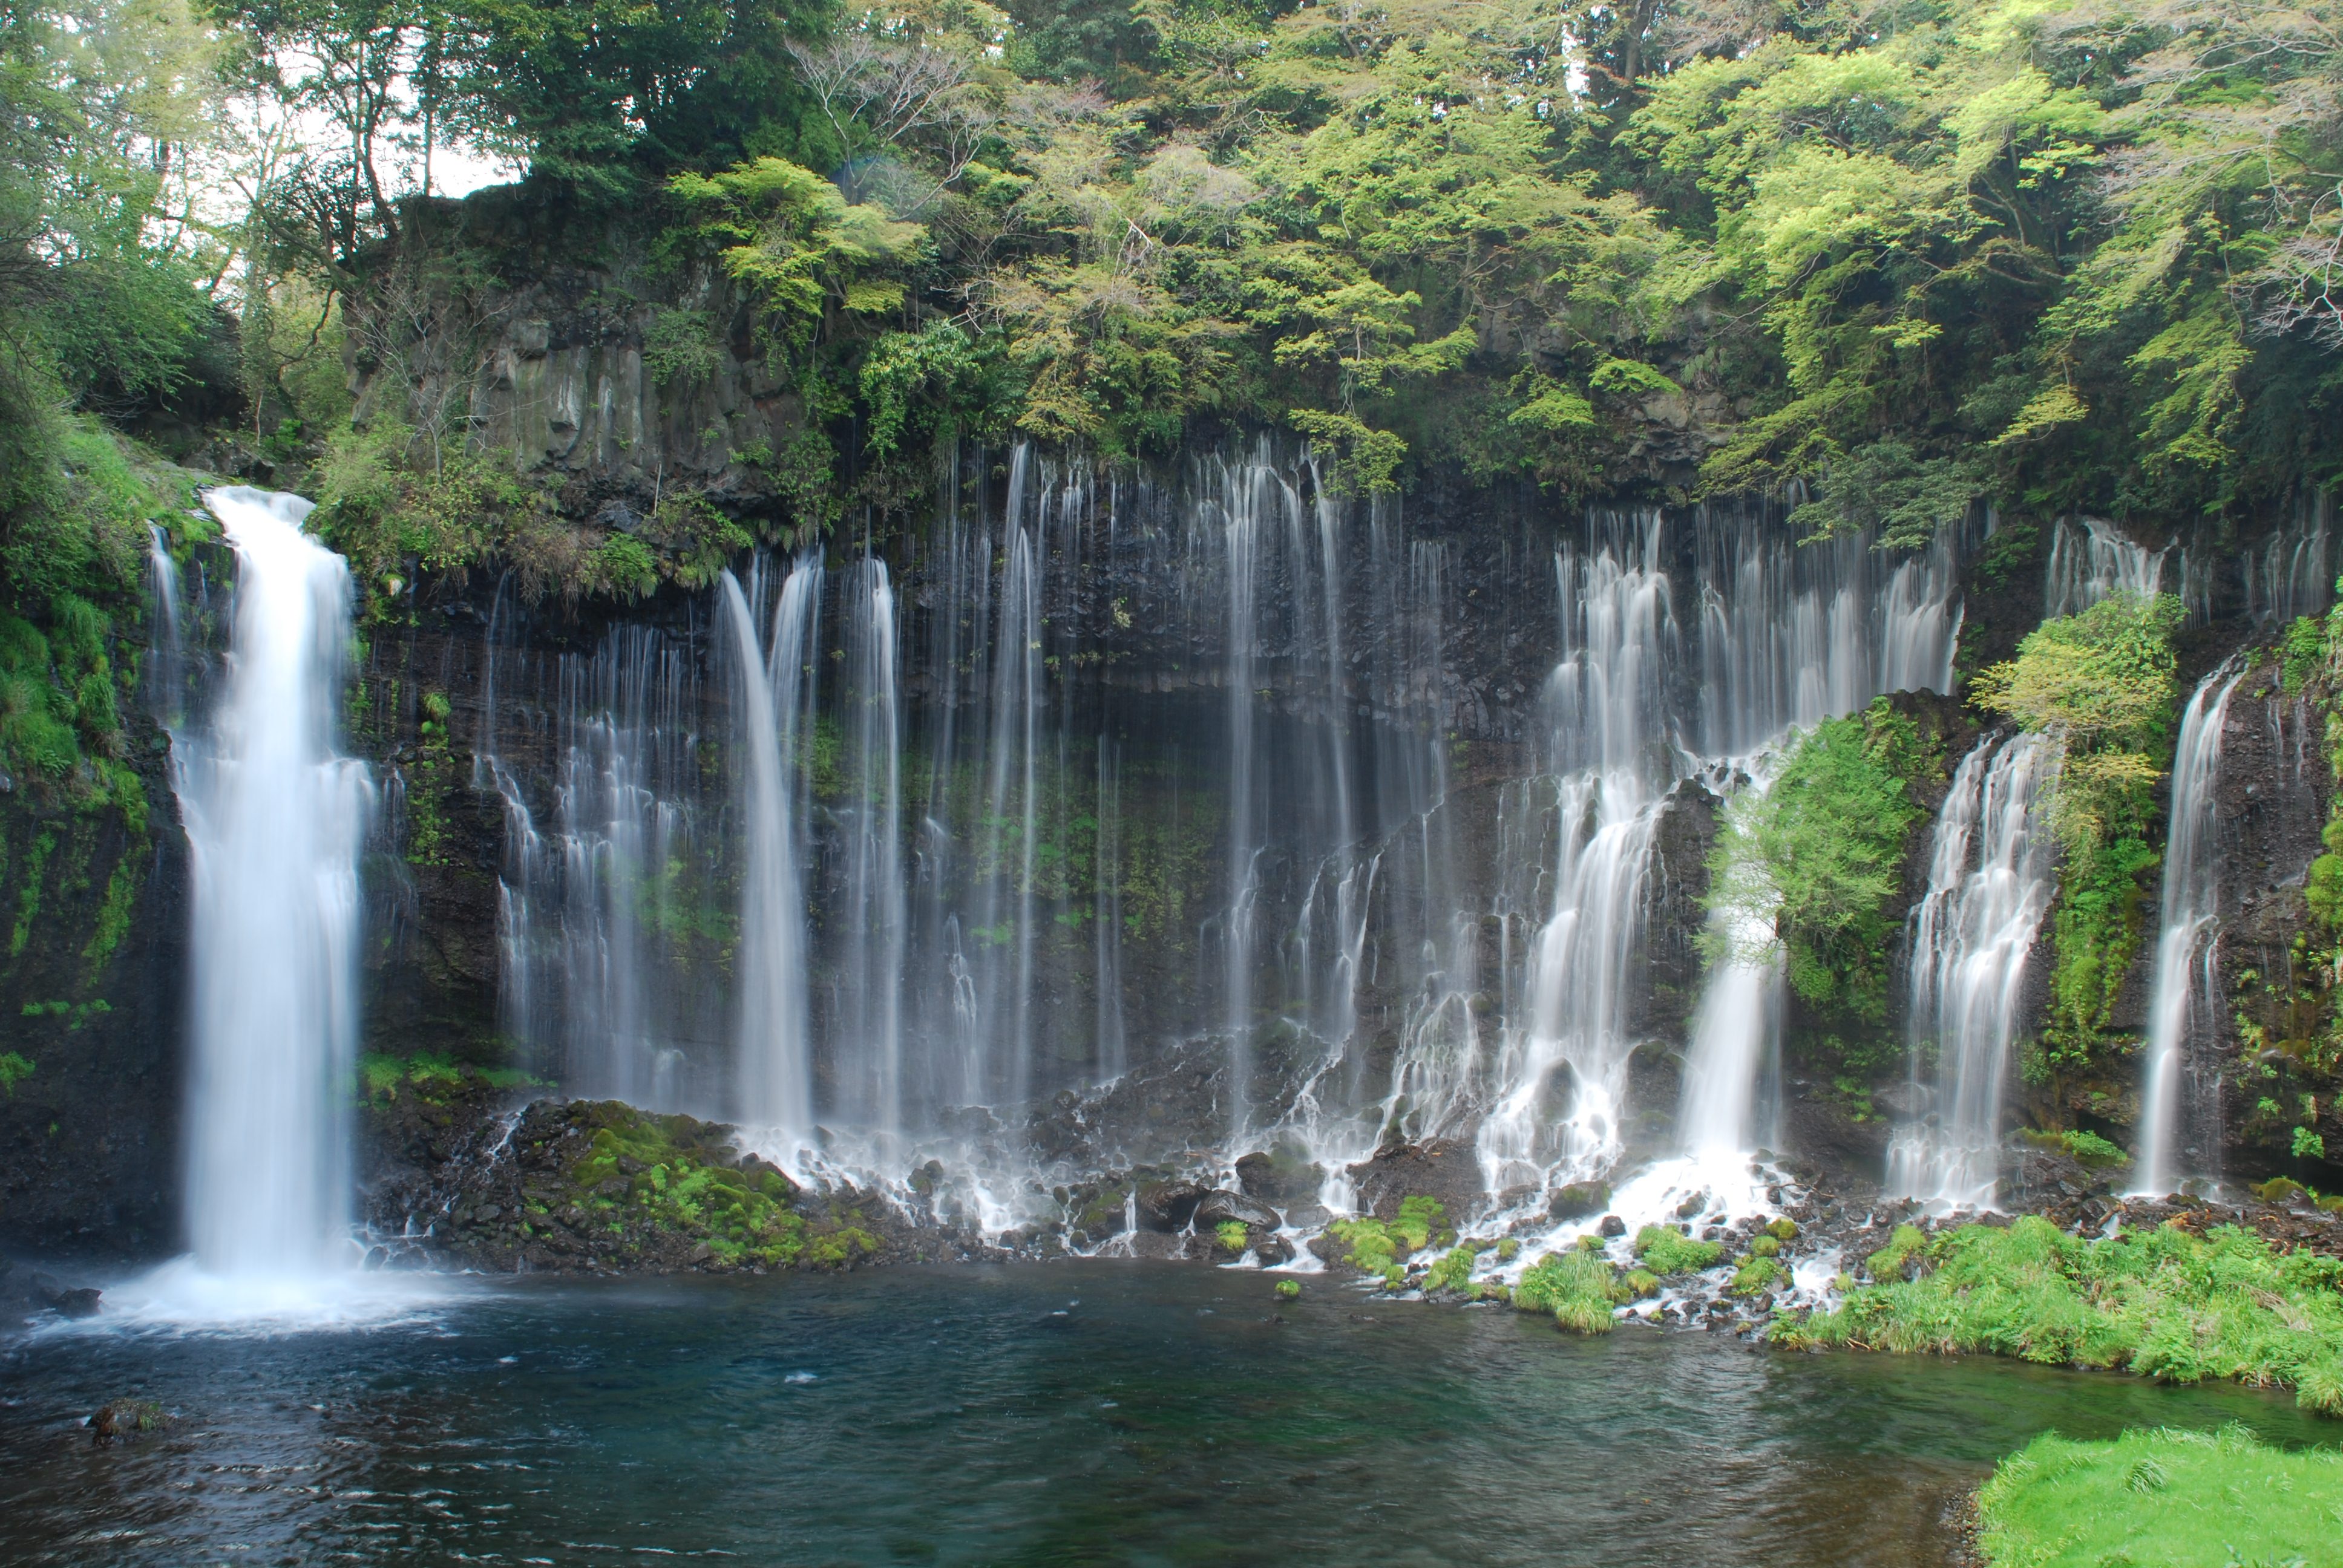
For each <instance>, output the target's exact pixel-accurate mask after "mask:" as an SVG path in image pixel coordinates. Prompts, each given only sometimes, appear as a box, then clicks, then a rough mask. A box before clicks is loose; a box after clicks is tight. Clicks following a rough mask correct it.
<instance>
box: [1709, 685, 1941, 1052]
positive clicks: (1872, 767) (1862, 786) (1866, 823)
mask: <svg viewBox="0 0 2343 1568" xmlns="http://www.w3.org/2000/svg"><path fill="white" fill-rule="evenodd" d="M1933 762H1934V759H1933V757H1932V756H1931V755H1930V754H1929V753H1928V752H1927V751H1926V750H1925V749H1923V747H1922V746H1921V743H1920V740H1919V738H1918V735H1917V733H1916V729H1915V728H1914V726H1913V724H1912V722H1911V720H1909V719H1906V718H1905V717H1904V716H1903V715H1901V714H1899V713H1897V712H1896V711H1895V709H1892V708H1891V707H1889V706H1888V704H1887V703H1886V701H1885V699H1882V700H1880V701H1877V702H1875V703H1873V704H1872V705H1871V707H1870V708H1869V709H1867V710H1865V712H1863V713H1860V714H1855V715H1853V716H1851V717H1849V718H1845V719H1825V720H1823V721H1822V722H1821V723H1820V724H1817V725H1815V728H1814V729H1810V730H1807V731H1805V733H1804V734H1801V735H1799V736H1797V737H1796V738H1795V739H1793V740H1792V741H1791V742H1790V744H1789V746H1788V748H1787V749H1785V751H1784V753H1783V755H1782V759H1781V763H1780V766H1779V768H1778V769H1776V771H1775V775H1774V779H1773V782H1772V783H1771V785H1770V786H1768V787H1766V788H1765V789H1763V790H1762V791H1761V790H1758V789H1745V790H1744V791H1742V793H1741V794H1739V795H1737V796H1736V797H1735V799H1734V800H1733V802H1732V804H1731V805H1730V806H1729V807H1728V808H1727V809H1726V812H1725V832H1724V834H1723V836H1722V837H1721V838H1720V839H1718V842H1717V846H1716V849H1715V851H1714V852H1712V854H1711V855H1710V857H1709V869H1710V873H1711V876H1712V881H1711V883H1710V886H1709V892H1708V898H1707V903H1708V908H1709V910H1710V911H1711V912H1712V913H1714V914H1716V915H1719V916H1721V917H1723V918H1722V919H1721V920H1718V921H1717V922H1716V923H1715V925H1713V926H1712V927H1711V929H1710V934H1709V946H1710V948H1711V950H1712V953H1713V955H1714V956H1716V957H1719V958H1735V959H1741V960H1764V959H1765V958H1768V957H1770V956H1771V955H1773V954H1774V953H1775V952H1777V951H1778V952H1780V953H1782V954H1783V955H1784V956H1785V958H1786V960H1787V962H1788V967H1789V977H1790V984H1791V986H1792V987H1793V988H1794V989H1795V990H1796V991H1797V993H1798V995H1799V996H1801V997H1803V998H1804V999H1805V1000H1806V1001H1807V1002H1808V1003H1809V1004H1810V1005H1812V1006H1815V1007H1817V1008H1835V1009H1843V1010H1845V1011H1847V1012H1850V1013H1853V1014H1855V1016H1856V1017H1858V1018H1862V1019H1865V1020H1871V1021H1878V1020H1882V1019H1884V1018H1885V1015H1886V1009H1887V955H1888V954H1889V953H1890V952H1891V951H1893V950H1894V947H1895V943H1894V941H1893V940H1892V939H1893V935H1894V932H1893V929H1892V928H1893V925H1894V922H1893V921H1891V920H1889V919H1888V917H1887V912H1886V911H1887V906H1888V903H1889V901H1890V900H1893V899H1894V898H1895V896H1896V890H1897V889H1898V888H1899V887H1901V885H1902V882H1903V865H1904V844H1905V836H1906V833H1907V832H1908V831H1909V829H1910V828H1911V826H1912V823H1913V821H1914V819H1916V817H1917V816H1918V815H1919V808H1917V807H1916V806H1915V805H1914V804H1913V803H1912V801H1911V799H1909V796H1908V794H1907V788H1908V779H1909V778H1910V777H1911V776H1914V775H1916V774H1917V773H1918V772H1919V771H1920V770H1922V769H1926V768H1928V767H1930V766H1932V765H1933Z"/></svg>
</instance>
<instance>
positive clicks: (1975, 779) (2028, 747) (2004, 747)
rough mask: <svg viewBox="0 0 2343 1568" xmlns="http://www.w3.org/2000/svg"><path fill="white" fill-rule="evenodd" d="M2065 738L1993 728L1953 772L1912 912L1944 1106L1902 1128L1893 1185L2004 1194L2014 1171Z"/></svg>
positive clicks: (1914, 991)
mask: <svg viewBox="0 0 2343 1568" xmlns="http://www.w3.org/2000/svg"><path fill="white" fill-rule="evenodd" d="M2059 755H2060V753H2059V749H2058V745H2057V743H2056V741H2054V740H2051V739H2046V738H2044V737H2041V736H2035V735H2020V736H2017V737H2015V738H2014V739H2008V740H1996V739H1986V740H1982V741H1979V742H1978V743H1977V744H1976V746H1975V747H1973V748H1971V749H1970V751H1969V753H1968V755H1967V756H1966V757H1964V758H1963V759H1961V763H1960V767H1959V768H1958V769H1956V771H1955V773H1954V775H1953V783H1952V788H1951V789H1950V790H1949V791H1947V792H1946V796H1945V804H1944V807H1943V809H1942V810H1941V811H1940V812H1939V813H1938V814H1937V818H1936V831H1935V833H1934V835H1933V836H1932V838H1931V839H1930V844H1929V854H1928V890H1927V893H1926V896H1925V897H1923V898H1922V900H1921V901H1920V904H1919V906H1918V908H1917V909H1916V910H1914V912H1913V916H1912V958H1911V966H1910V971H1911V976H1912V987H1911V1010H1910V1015H1909V1016H1910V1029H1911V1033H1912V1036H1913V1041H1914V1047H1915V1049H1914V1051H1913V1058H1914V1060H1913V1088H1914V1090H1915V1091H1918V1090H1919V1089H1920V1081H1919V1056H1920V1049H1919V1048H1920V1047H1921V1046H1922V1045H1923V1044H1924V1043H1926V1042H1933V1043H1934V1045H1935V1048H1936V1082H1937V1092H1936V1097H1935V1103H1936V1112H1935V1114H1934V1115H1932V1116H1930V1117H1927V1118H1926V1119H1923V1120H1920V1121H1913V1122H1909V1123H1907V1124H1906V1125H1904V1126H1902V1127H1899V1128H1897V1129H1896V1133H1895V1136H1894V1138H1893V1140H1892V1141H1891V1142H1890V1144H1889V1148H1888V1157H1887V1186H1886V1191H1887V1192H1888V1194H1889V1195H1890V1196H1896V1197H1911V1198H1919V1199H1923V1200H1926V1201H1931V1202H1934V1203H1939V1204H1942V1205H1944V1206H1946V1207H1948V1208H1983V1207H1990V1206H1991V1205H1992V1203H1993V1201H1994V1194H1995V1190H1996V1186H1997V1184H1998V1182H1999V1180H2000V1174H2001V1172H2000V1143H2001V1096H2002V1087H2003V1084H2004V1082H2005V1081H2006V1073H2007V1070H2008V1066H2009V1048H2010V1040H2011V1038H2012V1036H2013V1035H2014V1033H2015V1032H2016V1020H2017V1002H2018V991H2019V987H2020V985H2021V984H2022V982H2023V980H2024V978H2025V974H2026V960H2027V958H2028V956H2029V955H2030V954H2031V953H2032V952H2033V950H2034V940H2035V937H2036V933H2037V932H2039V930H2041V926H2042V917H2043V915H2044V913H2045V911H2046V910H2048V908H2049V905H2050V893H2051V860H2052V858H2053V844H2052V841H2051V835H2050V833H2049V832H2048V830H2047V828H2046V824H2045V823H2043V822H2042V821H2040V820H2038V819H2036V815H2035V809H2036V805H2037V804H2038V803H2039V801H2040V800H2041V799H2042V796H2043V793H2044V791H2046V789H2049V788H2050V787H2051V785H2052V784H2053V782H2054V781H2055V780H2056V775H2057V769H2058V760H2059ZM1916 1098H1917V1095H1916Z"/></svg>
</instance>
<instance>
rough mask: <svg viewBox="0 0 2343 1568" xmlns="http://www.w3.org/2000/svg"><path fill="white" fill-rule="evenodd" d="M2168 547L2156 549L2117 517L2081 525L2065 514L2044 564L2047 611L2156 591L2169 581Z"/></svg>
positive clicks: (2048, 615)
mask: <svg viewBox="0 0 2343 1568" xmlns="http://www.w3.org/2000/svg"><path fill="white" fill-rule="evenodd" d="M2171 553H2172V551H2171V548H2169V547H2167V548H2164V549H2161V550H2151V549H2149V548H2147V546H2146V545H2141V544H2135V543H2134V542H2133V541H2132V540H2130V539H2127V538H2125V537H2124V536H2123V535H2122V534H2119V533H2117V531H2116V528H2115V526H2114V525H2113V524H2112V523H2107V522H2104V521H2102V520H2100V519H2099V518H2083V519H2082V520H2081V524H2080V526H2079V527H2078V526H2077V524H2076V523H2074V522H2071V521H2066V520H2063V519H2062V520H2061V521H2060V522H2059V523H2058V524H2057V525H2056V528H2055V530H2054V531H2053V532H2052V534H2051V536H2050V560H2049V564H2048V565H2047V567H2046V568H2044V572H2043V581H2042V617H2043V618H2044V619H2045V620H2051V619H2056V618H2058V617H2060V616H2068V615H2080V614H2082V613H2083V612H2084V611H2085V610H2087V609H2088V608H2091V607H2092V606H2093V605H2095V604H2097V603H2098V602H2099V601H2100V600H2101V599H2103V598H2107V597H2108V596H2109V595H2111V594H2117V593H2131V594H2140V595H2150V594H2155V593H2159V592H2161V591H2162V590H2163V587H2164V562H2165V558H2166V557H2167V556H2169V555H2170V554H2171Z"/></svg>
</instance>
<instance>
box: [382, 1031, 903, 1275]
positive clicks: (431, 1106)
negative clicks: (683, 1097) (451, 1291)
mask: <svg viewBox="0 0 2343 1568" xmlns="http://www.w3.org/2000/svg"><path fill="white" fill-rule="evenodd" d="M369 1066H371V1067H373V1068H374V1069H375V1070H374V1071H372V1072H370V1073H369V1074H368V1075H367V1078H366V1079H365V1080H364V1083H365V1093H366V1098H365V1114H366V1118H367V1127H366V1133H367V1139H368V1141H369V1142H370V1144H371V1145H372V1146H373V1161H372V1162H373V1164H374V1165H375V1167H376V1178H375V1181H374V1183H373V1185H374V1192H373V1193H372V1197H373V1199H374V1201H373V1203H372V1204H371V1208H372V1213H373V1219H374V1221H375V1225H376V1229H377V1231H378V1232H399V1231H404V1232H407V1234H408V1235H410V1236H419V1237H420V1238H421V1239H422V1240H424V1241H425V1242H426V1244H427V1246H429V1247H430V1248H431V1249H432V1250H433V1251H437V1252H440V1253H442V1254H445V1255H446V1256H447V1257H449V1258H451V1259H453V1260H455V1261H459V1262H462V1263H465V1264H468V1265H470V1266H472V1267H475V1268H480V1269H486V1270H491V1271H499V1272H512V1271H548V1270H551V1271H622V1272H668V1271H676V1270H680V1269H699V1270H702V1271H736V1270H737V1271H758V1272H761V1271H767V1270H771V1269H789V1268H797V1269H835V1268H848V1267H851V1266H853V1265H855V1264H857V1263H862V1262H872V1261H880V1258H881V1254H882V1252H883V1251H885V1250H886V1243H885V1241H883V1240H882V1235H883V1234H884V1227H885V1225H886V1220H885V1217H884V1216H883V1214H881V1213H880V1211H879V1209H878V1207H877V1205H875V1204H874V1203H872V1202H870V1201H867V1200H866V1199H864V1198H863V1197H862V1195H861V1194H860V1193H856V1192H852V1191H844V1190H840V1191H830V1192H817V1191H812V1190H810V1189H808V1188H805V1187H801V1186H799V1184H798V1183H796V1182H794V1181H791V1180H790V1179H789V1177H788V1176H787V1175H785V1174H784V1173H783V1172H782V1171H779V1169H778V1168H776V1167H775V1166H773V1165H771V1164H769V1163H768V1162H767V1161H763V1160H761V1159H759V1158H758V1157H757V1156H756V1155H754V1154H748V1153H743V1152H742V1151H740V1150H739V1148H737V1147H735V1145H734V1144H733V1141H732V1129H730V1128H729V1127H726V1126H723V1125H720V1124H719V1123H716V1122H709V1121H699V1119H698V1118H696V1117H690V1116H683V1115H660V1114H658V1113H656V1112H652V1111H639V1110H637V1109H636V1108H635V1107H633V1106H630V1105H625V1104H621V1103H619V1102H618V1101H554V1100H540V1101H534V1102H532V1103H529V1104H528V1105H526V1106H522V1107H518V1108H515V1109H504V1110H499V1109H498V1103H499V1102H505V1103H508V1101H509V1098H510V1097H509V1095H508V1094H505V1093H503V1092H502V1091H499V1089H498V1087H497V1086H495V1085H492V1084H490V1083H488V1081H486V1080H485V1079H483V1078H482V1077H480V1076H479V1075H478V1074H474V1073H471V1072H469V1071H467V1070H457V1069H451V1068H447V1067H446V1065H445V1064H432V1067H433V1070H426V1071H421V1072H417V1071H411V1070H410V1071H407V1072H404V1073H399V1074H396V1075H394V1074H393V1073H392V1072H390V1071H389V1070H387V1068H385V1067H384V1066H383V1065H382V1064H380V1063H376V1062H370V1063H369Z"/></svg>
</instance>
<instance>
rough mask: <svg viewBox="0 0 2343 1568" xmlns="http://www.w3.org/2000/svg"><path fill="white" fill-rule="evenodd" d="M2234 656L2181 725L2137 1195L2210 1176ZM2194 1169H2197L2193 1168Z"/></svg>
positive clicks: (2204, 685)
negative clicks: (2220, 801)
mask: <svg viewBox="0 0 2343 1568" xmlns="http://www.w3.org/2000/svg"><path fill="white" fill-rule="evenodd" d="M2245 675H2246V671H2245V669H2244V668H2242V664H2241V661H2240V660H2238V659H2236V658H2232V659H2230V660H2229V661H2228V662H2227V663H2226V664H2224V665H2222V666H2221V668H2218V669H2217V670H2215V671H2214V672H2213V673H2212V674H2210V675H2208V676H2207V677H2206V678H2204V679H2203V680H2201V681H2199V682H2198V683H2197V689H2196V691H2195V693H2194V694H2192V695H2191V696H2190V697H2189V699H2188V707H2187V710H2186V711H2185V712H2184V713H2183V714H2182V716H2181V719H2180V740H2179V744H2178V745H2177V747H2175V748H2174V750H2173V757H2172V826H2171V830H2170V832H2169V834H2168V835H2167V839H2166V840H2165V847H2164V901H2163V924H2162V927H2161V929H2160V930H2159V931H2158V933H2157V939H2156V970H2155V980H2153V982H2152V983H2151V985H2150V987H2149V991H2148V1004H2147V1080H2146V1081H2145V1082H2144V1083H2143V1084H2142V1085H2141V1105H2140V1115H2139V1131H2140V1136H2139V1148H2138V1151H2137V1166H2136V1168H2135V1180H2136V1181H2137V1189H2136V1190H2137V1191H2139V1192H2141V1193H2145V1194H2147V1195H2149V1196H2161V1195H2162V1194H2165V1193H2167V1192H2170V1191H2173V1190H2175V1189H2176V1188H2177V1186H2178V1184H2179V1182H2180V1181H2181V1178H2182V1177H2183V1176H2185V1175H2190V1174H2196V1175H2203V1174H2207V1171H2206V1170H2205V1169H2204V1165H2205V1161H2204V1160H2203V1158H2202V1156H2200V1155H2199V1154H2198V1153H2197V1150H2198V1149H2199V1148H2201V1147H2203V1145H2202V1144H2192V1143H2191V1140H2192V1139H2203V1140H2211V1139H2212V1138H2213V1135H2214V1132H2215V1131H2216V1130H2215V1129H2214V1128H2212V1127H2210V1126H2207V1125H2205V1124H2204V1122H2205V1121H2206V1120H2207V1119H2206V1118H2205V1117H2203V1116H2193V1115H2191V1114H2190V1112H2191V1111H2192V1110H2197V1109H2201V1108H2199V1107H2197V1106H2195V1105H2194V1103H2193V1102H2194V1101H2197V1099H2198V1098H2199V1096H2197V1095H2196V1094H2194V1093H2192V1092H2191V1091H2190V1085H2189V1084H2188V1082H2187V1078H2188V1076H2189V1072H2188V1046H2189V1043H2190V1041H2191V1040H2192V1039H2194V1038H2195V1035H2196V1032H2197V1030H2209V1029H2212V1028H2214V1027H2216V1026H2217V1021H2218V1020H2219V1019H2220V1016H2221V1011H2220V1003H2221V996H2220V976H2219V974H2218V973H2217V957H2218V955H2217V943H2218V941H2219V935H2218V932H2217V930H2216V924H2215V922H2216V921H2217V918H2218V915H2219V909H2220V868H2219V864H2218V860H2219V845H2218V843H2217V840H2216V836H2215V832H2214V826H2215V824H2214V816H2213V809H2214V798H2213V787H2214V785H2215V783H2216V782H2217V780H2218V777H2219V774H2220V769H2221V732H2222V729H2224V727H2225V726H2226V725H2227V721H2228V714H2229V699H2230V698H2231V697H2232V696H2233V695H2234V694H2235V693H2236V691H2237V683H2238V682H2239V681H2240V680H2242V679H2244V678H2245ZM2184 1166H2194V1167H2195V1169H2193V1170H2190V1169H2184Z"/></svg>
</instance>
